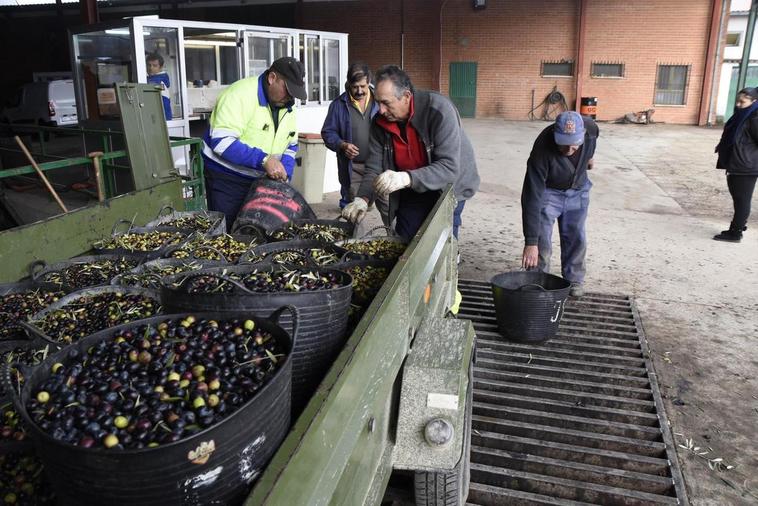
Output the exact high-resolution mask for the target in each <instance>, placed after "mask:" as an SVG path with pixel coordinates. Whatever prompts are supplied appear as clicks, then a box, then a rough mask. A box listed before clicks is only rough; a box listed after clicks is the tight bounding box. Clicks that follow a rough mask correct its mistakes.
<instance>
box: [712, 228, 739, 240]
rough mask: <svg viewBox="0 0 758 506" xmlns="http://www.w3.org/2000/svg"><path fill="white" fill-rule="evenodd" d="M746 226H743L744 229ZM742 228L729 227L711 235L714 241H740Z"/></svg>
mask: <svg viewBox="0 0 758 506" xmlns="http://www.w3.org/2000/svg"><path fill="white" fill-rule="evenodd" d="M746 228H747V227H745V228H743V229H742V230H745V229H746ZM742 230H735V229H732V228H730V229H729V230H722V231H721V233H720V234H716V235H714V236H713V240H714V241H725V242H740V241H741V240H742Z"/></svg>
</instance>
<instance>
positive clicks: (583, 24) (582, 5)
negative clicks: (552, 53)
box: [574, 0, 588, 111]
mask: <svg viewBox="0 0 758 506" xmlns="http://www.w3.org/2000/svg"><path fill="white" fill-rule="evenodd" d="M587 3H588V0H579V34H578V39H579V40H578V43H577V50H576V107H575V108H574V110H576V111H579V110H581V105H582V69H583V68H584V41H585V38H586V32H587Z"/></svg>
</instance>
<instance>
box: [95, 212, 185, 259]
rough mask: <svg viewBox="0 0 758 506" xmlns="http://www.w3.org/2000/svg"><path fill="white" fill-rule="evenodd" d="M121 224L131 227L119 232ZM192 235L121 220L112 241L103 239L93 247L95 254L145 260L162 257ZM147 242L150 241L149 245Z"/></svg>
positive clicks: (114, 231)
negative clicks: (136, 225)
mask: <svg viewBox="0 0 758 506" xmlns="http://www.w3.org/2000/svg"><path fill="white" fill-rule="evenodd" d="M121 224H127V225H129V228H128V229H127V230H126V232H118V231H117V230H118V227H119V226H120V225H121ZM191 235H192V234H188V233H186V232H184V231H180V230H178V229H177V230H171V231H166V230H156V229H154V228H145V227H134V226H132V224H131V222H129V221H128V220H123V219H122V220H119V221H117V222H116V223H115V224H114V225H113V229H112V230H111V238H110V239H102V240H100V241H97V242H95V243H94V244H93V245H92V251H93V252H94V253H95V254H98V255H102V254H113V255H139V256H140V257H142V258H144V259H145V260H153V259H155V258H160V257H162V256H163V255H164V254H165V253H166V251H168V249H169V248H171V247H172V246H173V247H176V246H179V245H181V244H184V243H185V242H186V241H187V240H188V239H189V237H190V236H191ZM147 241H150V242H149V244H147Z"/></svg>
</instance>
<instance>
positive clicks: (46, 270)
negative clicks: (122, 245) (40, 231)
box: [29, 254, 145, 292]
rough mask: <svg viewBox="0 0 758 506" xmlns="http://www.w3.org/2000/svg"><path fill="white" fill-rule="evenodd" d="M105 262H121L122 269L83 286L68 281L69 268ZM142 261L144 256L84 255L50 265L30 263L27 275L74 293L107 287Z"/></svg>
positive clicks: (37, 280) (102, 275) (114, 270)
mask: <svg viewBox="0 0 758 506" xmlns="http://www.w3.org/2000/svg"><path fill="white" fill-rule="evenodd" d="M106 260H110V261H113V262H121V263H122V265H123V267H124V269H123V270H121V269H118V268H115V269H113V271H112V272H111V273H105V272H101V277H100V279H99V280H93V282H92V283H91V284H83V285H82V284H77V283H75V282H74V281H73V280H71V279H70V277H69V275H68V269H70V268H71V267H73V266H75V265H80V264H92V263H97V262H103V261H106ZM144 260H145V258H144V256H142V255H133V254H128V255H126V254H121V255H114V254H103V255H86V256H79V257H74V258H71V259H70V260H64V261H62V262H56V263H54V264H50V265H48V264H46V263H45V262H43V261H41V260H39V261H36V262H32V263H31V264H30V265H29V273H30V274H31V276H32V279H33V280H34V281H35V282H37V283H40V284H41V283H51V284H54V285H57V286H59V287H60V289H61V290H63V291H65V292H74V291H76V290H81V289H83V288H89V287H93V286H103V285H109V284H110V283H111V280H112V279H113V277H115V276H118V275H119V274H123V273H124V272H127V271H129V270H131V269H134V268H135V267H137V266H138V265H139V264H140V263H141V262H143V261H144ZM54 274H58V276H60V278H61V280H60V282H56V281H53V279H52V276H53V275H54Z"/></svg>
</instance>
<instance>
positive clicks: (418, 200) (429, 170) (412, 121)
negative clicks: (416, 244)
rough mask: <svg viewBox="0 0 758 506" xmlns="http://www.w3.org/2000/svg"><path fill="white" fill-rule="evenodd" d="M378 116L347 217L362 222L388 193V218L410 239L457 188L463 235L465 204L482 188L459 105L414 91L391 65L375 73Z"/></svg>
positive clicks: (458, 218)
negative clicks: (440, 200)
mask: <svg viewBox="0 0 758 506" xmlns="http://www.w3.org/2000/svg"><path fill="white" fill-rule="evenodd" d="M375 96H376V101H377V102H378V103H379V115H377V117H376V118H375V119H374V122H373V124H372V125H371V147H370V153H369V157H368V160H366V174H365V176H364V178H363V182H362V183H361V187H360V189H359V190H358V197H359V198H356V199H355V200H354V201H353V202H351V203H350V204H349V205H347V206H346V207H345V209H344V210H343V213H342V214H343V216H345V217H346V218H347V219H348V220H350V221H353V222H356V221H360V220H361V219H362V218H363V216H364V215H365V213H366V209H367V207H368V202H369V201H370V200H371V197H372V196H373V195H374V193H376V194H377V195H378V196H383V195H389V219H390V222H392V221H393V220H397V221H396V224H395V231H396V232H397V233H398V234H399V235H400V236H401V237H404V238H405V239H408V240H410V239H411V238H412V237H413V236H414V235H415V234H416V232H417V231H418V229H419V228H420V227H421V224H422V223H423V222H424V220H425V219H426V217H427V215H428V214H429V212H430V211H431V210H432V208H433V207H434V204H435V203H436V201H437V199H438V198H439V195H440V192H441V190H443V189H444V188H445V187H446V186H447V185H449V184H452V185H453V191H454V193H455V198H456V199H458V205H457V206H456V208H455V213H454V215H453V234H454V235H455V237H456V238H457V237H458V228H459V227H460V224H461V213H462V212H463V206H464V204H465V203H466V200H468V199H470V198H471V197H473V196H474V194H475V193H476V191H477V190H478V189H479V173H478V172H477V170H476V160H475V158H474V149H473V147H472V146H471V142H470V141H469V139H468V137H467V136H466V133H465V132H464V131H463V127H462V125H461V120H460V117H459V116H458V111H457V110H456V109H455V106H454V105H453V104H452V102H450V100H449V99H448V98H446V97H443V96H442V95H439V94H437V93H434V92H429V91H420V90H414V88H413V84H412V83H411V79H410V77H408V74H406V73H405V72H404V71H403V70H401V69H400V68H399V67H396V66H394V65H387V66H385V67H382V68H381V69H380V70H379V71H378V72H377V74H376V92H375Z"/></svg>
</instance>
